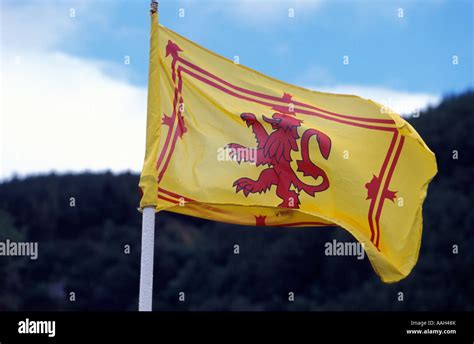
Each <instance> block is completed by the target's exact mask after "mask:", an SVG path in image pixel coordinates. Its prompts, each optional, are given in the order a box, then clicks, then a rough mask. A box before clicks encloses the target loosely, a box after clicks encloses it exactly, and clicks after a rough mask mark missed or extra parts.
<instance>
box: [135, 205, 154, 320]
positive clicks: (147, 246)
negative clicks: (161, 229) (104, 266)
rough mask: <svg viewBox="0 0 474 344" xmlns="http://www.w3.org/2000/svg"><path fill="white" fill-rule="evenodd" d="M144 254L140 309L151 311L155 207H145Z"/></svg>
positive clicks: (141, 271) (143, 227) (141, 269)
mask: <svg viewBox="0 0 474 344" xmlns="http://www.w3.org/2000/svg"><path fill="white" fill-rule="evenodd" d="M142 221H143V222H142V255H141V261H140V293H139V296H138V311H139V312H151V306H152V301H153V253H154V248H155V207H144V208H143V220H142Z"/></svg>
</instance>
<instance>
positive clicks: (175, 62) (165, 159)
mask: <svg viewBox="0 0 474 344" xmlns="http://www.w3.org/2000/svg"><path fill="white" fill-rule="evenodd" d="M181 51H182V50H181V49H180V48H179V47H178V46H177V45H176V44H175V43H173V42H171V41H168V45H167V47H166V56H168V55H171V57H172V62H171V69H172V76H173V77H172V79H173V83H174V84H175V90H174V99H173V112H172V115H171V117H170V118H168V120H169V122H167V123H166V124H169V129H168V131H167V135H166V138H165V142H164V145H163V148H162V150H161V152H160V154H159V156H158V159H157V165H156V168H157V170H158V182H159V181H160V180H161V179H162V178H163V175H164V174H165V172H166V169H167V167H168V164H169V161H170V159H171V156H172V154H173V152H174V148H175V146H176V142H177V139H178V137H180V136H181V135H182V134H183V132H182V131H180V130H179V125H182V123H181V124H180V123H177V121H179V116H180V113H179V111H180V109H179V104H181V103H182V101H183V96H182V85H183V79H182V74H183V73H186V74H187V75H188V76H190V77H192V78H194V79H196V80H199V81H201V82H203V83H205V84H207V85H209V86H212V87H214V88H216V89H218V90H220V91H222V92H224V93H226V94H228V95H230V96H233V97H236V98H239V99H243V100H246V101H249V102H253V103H258V104H261V105H264V106H268V107H270V108H271V109H274V110H275V109H278V108H282V107H283V105H282V103H284V104H285V103H286V104H287V105H289V103H291V104H293V106H294V113H295V114H301V115H308V116H315V117H318V118H322V119H325V120H329V121H333V122H337V123H341V124H345V125H350V126H355V127H359V128H363V129H369V130H377V131H382V132H389V133H391V134H392V135H391V138H390V139H391V141H390V145H389V148H388V151H387V154H386V156H385V158H384V161H383V164H382V166H381V168H380V171H379V173H378V175H377V179H378V180H379V181H380V182H381V181H382V180H383V178H384V177H385V176H386V179H385V183H384V185H383V187H381V185H378V186H377V190H376V194H377V196H376V197H372V198H371V199H370V205H369V212H368V223H369V227H370V231H371V241H372V243H373V244H374V245H375V247H376V248H377V249H379V243H380V217H381V213H382V208H383V204H384V200H385V198H386V193H387V190H388V188H389V185H390V180H391V178H392V176H393V172H394V170H395V167H396V165H397V162H398V158H399V156H400V153H401V150H402V147H403V143H404V140H405V138H404V137H403V136H401V137H400V139H399V140H398V136H399V132H398V130H397V128H396V126H395V122H394V121H393V120H391V119H381V118H365V117H356V116H349V115H343V114H339V113H335V112H331V111H328V110H324V109H321V108H318V107H315V106H313V105H310V104H305V103H302V102H298V101H294V100H291V96H290V95H288V94H286V93H285V94H283V96H282V97H275V96H271V95H268V94H264V93H260V92H256V91H253V90H249V89H246V88H243V87H239V86H236V85H234V84H232V83H230V82H228V81H226V80H224V79H222V78H220V77H218V76H216V75H214V74H212V73H211V72H209V71H207V70H205V69H203V68H201V67H199V66H197V65H195V64H193V63H192V62H190V61H187V60H186V59H184V58H182V57H181V56H179V53H180V52H181ZM176 76H177V78H176ZM176 79H177V80H176ZM164 116H165V115H164ZM163 122H164V119H163ZM175 124H177V125H176V128H175ZM397 142H398V143H397ZM394 151H395V156H394V157H393V159H392V155H393V154H394ZM391 159H392V161H391ZM390 161H391V163H390ZM389 163H390V166H388V165H389ZM386 173H387V174H386ZM181 197H183V196H180V195H177V194H174V193H172V192H170V191H168V190H164V189H163V188H159V194H158V198H159V199H162V200H165V201H167V202H170V203H173V204H179V201H177V200H176V198H178V199H179V198H181ZM183 198H184V199H185V201H186V202H195V201H194V200H191V199H189V198H186V197H183ZM306 224H308V225H318V223H316V222H304V223H303V222H301V223H292V224H291V223H289V224H285V225H279V226H298V225H306ZM319 225H321V223H319Z"/></svg>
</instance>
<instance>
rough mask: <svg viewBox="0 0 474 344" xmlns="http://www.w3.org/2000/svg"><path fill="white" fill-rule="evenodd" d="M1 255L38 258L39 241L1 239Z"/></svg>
mask: <svg viewBox="0 0 474 344" xmlns="http://www.w3.org/2000/svg"><path fill="white" fill-rule="evenodd" d="M0 256H9V257H24V256H26V257H30V259H31V260H36V259H38V242H24V241H10V240H9V239H7V240H5V241H0Z"/></svg>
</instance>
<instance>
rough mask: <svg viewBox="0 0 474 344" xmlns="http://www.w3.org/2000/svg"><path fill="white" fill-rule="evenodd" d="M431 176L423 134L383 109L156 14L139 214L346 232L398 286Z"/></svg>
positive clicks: (416, 242)
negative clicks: (293, 76)
mask: <svg viewBox="0 0 474 344" xmlns="http://www.w3.org/2000/svg"><path fill="white" fill-rule="evenodd" d="M312 58H314V57H312ZM436 171H437V169H436V160H435V156H434V154H433V153H432V152H431V151H430V149H429V148H428V147H427V146H426V144H425V143H424V142H423V140H422V138H421V137H420V136H419V135H418V133H417V132H416V131H415V130H414V129H413V127H412V126H411V125H410V124H409V123H407V122H406V121H405V120H404V119H403V118H401V117H400V116H399V115H397V114H395V113H393V112H391V111H390V110H388V109H386V108H384V107H383V106H382V105H380V104H377V103H375V102H373V101H371V100H367V99H363V98H360V97H357V96H353V95H342V94H329V93H321V92H315V91H311V90H308V89H304V88H301V87H297V86H293V85H290V84H287V83H284V82H281V81H278V80H275V79H272V78H270V77H268V76H265V75H263V74H261V73H258V72H256V71H254V70H252V69H249V68H246V67H244V66H242V65H239V64H236V63H234V62H233V61H230V60H228V59H225V58H223V57H221V56H219V55H216V54H215V53H213V52H210V51H208V50H206V49H205V48H203V47H201V46H199V45H197V44H195V43H193V42H191V41H189V40H187V39H186V38H184V37H182V36H180V35H178V34H177V33H175V32H173V31H171V30H169V29H167V28H165V27H163V26H161V25H159V24H158V22H157V14H156V13H155V14H153V15H152V29H151V51H150V70H149V93H148V115H147V139H146V154H145V163H144V166H143V171H142V174H141V178H140V189H141V191H142V193H143V195H142V199H141V203H140V206H141V207H142V208H143V207H146V206H153V207H156V211H161V210H166V211H172V212H176V213H181V214H186V215H192V216H197V217H201V218H206V219H211V220H215V221H223V222H228V223H235V224H243V225H249V226H272V227H282V226H285V227H300V226H310V227H318V226H339V227H341V228H343V229H345V230H347V231H349V232H350V233H351V234H352V235H353V236H354V237H355V238H356V239H357V240H358V241H359V242H361V243H362V244H363V245H364V249H365V251H366V253H367V256H368V257H369V259H370V262H371V264H372V266H373V267H374V269H375V271H376V272H377V274H378V275H379V276H380V278H381V279H382V280H383V281H384V282H395V281H398V280H400V279H402V278H404V277H406V276H407V275H408V274H409V273H410V271H411V270H412V268H413V266H414V265H415V263H416V261H417V259H418V251H419V248H420V243H421V234H422V204H423V201H424V199H425V197H426V193H427V188H428V184H429V182H430V180H431V179H432V178H433V177H434V175H435V174H436ZM295 230H296V229H295Z"/></svg>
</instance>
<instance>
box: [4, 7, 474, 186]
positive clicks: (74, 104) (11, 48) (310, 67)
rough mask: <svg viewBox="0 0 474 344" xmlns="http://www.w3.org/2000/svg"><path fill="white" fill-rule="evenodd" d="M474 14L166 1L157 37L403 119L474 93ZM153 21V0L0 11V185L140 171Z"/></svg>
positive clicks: (468, 9) (450, 10) (444, 10)
mask: <svg viewBox="0 0 474 344" xmlns="http://www.w3.org/2000/svg"><path fill="white" fill-rule="evenodd" d="M473 4H474V2H473V1H469V0H424V1H421V0H417V1H416V0H415V1H392V0H387V1H376V0H373V1H368V0H336V1H334V0H332V1H329V0H319V1H295V0H288V1H286V0H281V1H275V0H260V1H256V0H254V1H251V0H234V1H206V0H204V1H203V0H200V1H197V0H196V1H192V0H188V1H170V0H168V1H160V23H161V24H163V25H165V26H167V27H169V28H170V29H172V30H174V31H176V32H178V33H180V34H182V35H184V36H186V37H188V38H189V39H191V40H194V41H195V42H197V43H198V44H201V45H203V46H205V47H206V48H208V49H211V50H213V51H215V52H217V53H219V54H221V55H223V56H225V57H227V58H230V59H232V58H233V57H234V56H239V59H240V63H241V64H244V65H246V66H248V67H251V68H254V69H256V70H258V71H260V72H263V73H265V74H268V75H270V76H272V77H276V78H278V79H281V80H283V81H286V82H289V83H293V84H297V85H300V86H303V87H308V88H313V89H317V90H322V91H329V92H331V91H333V92H337V93H351V94H357V95H361V96H363V97H366V98H372V99H374V100H376V101H379V102H381V103H383V104H386V105H388V106H389V107H393V108H395V110H397V111H399V112H402V113H403V112H406V113H409V112H411V111H412V110H413V109H417V108H423V107H425V106H427V105H428V104H435V103H436V102H438V101H439V100H440V99H441V97H442V96H443V95H448V94H453V93H460V92H463V91H465V90H467V89H472V88H473V80H474V74H473V54H474V53H473V50H474V44H473V37H474V36H473V33H474V31H473V25H474V24H473V23H474V8H473V6H474V5H473ZM148 8H149V1H148V0H143V1H142V0H140V1H139V0H113V1H112V0H58V1H53V0H44V1H33V0H30V1H23V0H17V1H8V0H7V1H2V2H1V13H2V18H1V19H2V20H1V24H0V25H1V29H2V42H1V48H2V52H1V56H2V69H3V73H2V77H1V78H2V99H3V103H2V121H0V123H1V125H2V128H1V131H0V132H2V134H3V135H2V136H3V137H2V139H1V140H0V144H1V146H0V152H1V160H0V162H1V164H0V172H1V176H2V177H3V178H6V177H10V176H12V175H13V174H20V175H24V174H31V173H43V172H49V171H52V170H54V171H58V172H62V171H82V170H85V169H87V170H104V169H112V170H114V171H123V170H133V171H139V170H140V168H141V163H142V160H143V154H144V149H143V147H144V129H145V122H144V119H145V112H146V83H147V69H148V40H149V24H150V22H149V17H148ZM291 9H293V10H294V17H293V18H291V17H289V11H291ZM180 10H181V11H183V10H184V17H180V15H179V14H180ZM401 11H403V16H402V17H400V13H401ZM181 13H182V12H181ZM71 14H74V15H72V16H71ZM126 56H129V58H130V64H125V63H124V59H125V57H126ZM344 56H348V57H349V64H348V65H345V64H343V58H344ZM453 56H457V59H458V64H453ZM387 103H388V104H387ZM25 125H27V126H28V127H27V128H26V129H25ZM104 132H106V133H107V135H106V136H105V137H106V139H104ZM124 137H127V138H128V139H126V140H124ZM85 138H86V139H85ZM12 147H14V149H13V148H12ZM44 152H48V154H47V157H46V158H45V157H44Z"/></svg>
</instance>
